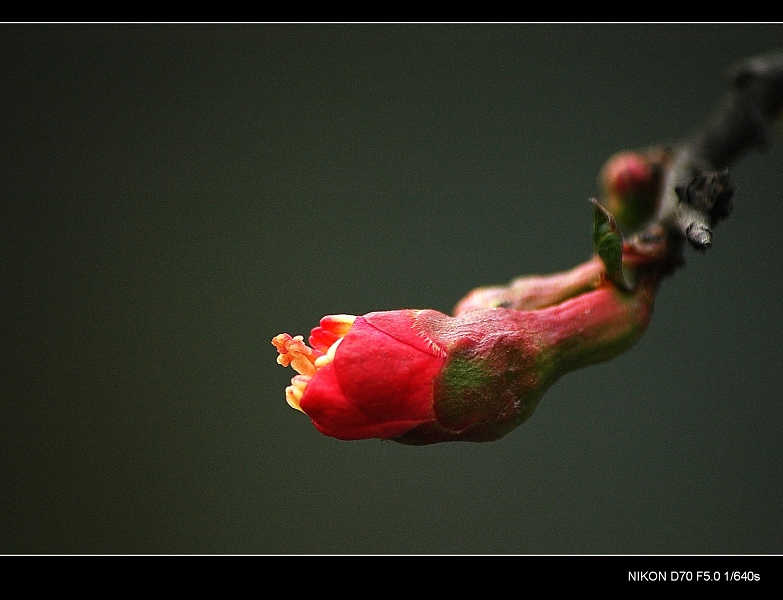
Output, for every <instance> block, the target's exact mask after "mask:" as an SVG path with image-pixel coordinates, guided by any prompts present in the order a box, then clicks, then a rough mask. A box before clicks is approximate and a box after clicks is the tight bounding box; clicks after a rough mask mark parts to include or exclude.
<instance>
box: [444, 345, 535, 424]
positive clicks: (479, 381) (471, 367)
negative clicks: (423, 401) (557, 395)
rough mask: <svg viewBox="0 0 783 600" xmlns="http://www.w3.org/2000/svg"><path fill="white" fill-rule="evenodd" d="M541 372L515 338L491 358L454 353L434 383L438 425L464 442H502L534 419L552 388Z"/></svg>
mask: <svg viewBox="0 0 783 600" xmlns="http://www.w3.org/2000/svg"><path fill="white" fill-rule="evenodd" d="M485 349H486V347H485ZM540 370H541V368H540V365H538V364H537V361H536V360H535V358H534V357H533V356H531V353H530V352H529V349H526V348H524V347H520V346H519V345H518V344H515V343H514V342H513V341H512V340H511V339H508V340H502V339H499V340H496V341H495V343H494V344H491V351H490V352H489V354H488V355H482V354H477V353H475V352H474V351H470V350H468V349H467V348H466V349H464V350H460V349H454V350H452V351H451V352H450V357H449V361H448V363H447V364H446V366H445V368H444V370H443V372H442V373H441V376H440V378H439V379H438V381H437V382H436V389H435V398H436V401H435V414H436V417H437V420H438V423H439V424H440V425H441V426H442V427H444V428H445V429H448V430H451V431H454V432H464V433H465V434H466V435H465V437H466V438H470V437H475V438H477V439H497V438H499V437H502V436H503V435H505V434H506V433H508V432H509V431H511V430H512V429H513V428H514V427H516V426H517V425H519V424H520V423H522V422H523V421H525V420H526V419H527V418H528V417H530V415H532V414H533V411H534V410H535V408H536V406H537V405H538V401H539V399H540V398H541V396H542V395H543V393H544V391H545V388H546V387H548V385H546V384H545V385H542V383H543V382H542V377H541V376H540V374H539V371H540Z"/></svg>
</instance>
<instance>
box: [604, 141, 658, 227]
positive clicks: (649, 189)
mask: <svg viewBox="0 0 783 600" xmlns="http://www.w3.org/2000/svg"><path fill="white" fill-rule="evenodd" d="M665 160H667V156H666V154H665V153H664V152H663V151H660V150H650V151H648V152H646V153H641V152H633V151H623V152H619V153H617V154H615V155H614V156H612V157H611V158H610V159H609V160H608V161H606V163H605V164H604V166H603V167H602V169H601V172H600V175H599V186H600V188H601V193H602V200H603V204H604V205H605V206H606V208H607V210H608V211H609V212H610V213H611V214H612V215H613V216H614V218H615V219H617V221H618V223H620V224H621V225H622V226H623V227H624V228H626V229H629V230H636V229H638V228H639V227H640V226H642V225H643V224H644V223H646V222H647V221H648V220H650V219H651V218H652V216H653V215H654V213H655V210H656V207H657V202H658V194H659V191H660V184H661V175H662V168H661V167H662V165H663V162H664V161H665Z"/></svg>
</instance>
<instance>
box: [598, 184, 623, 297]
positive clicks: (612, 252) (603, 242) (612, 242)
mask: <svg viewBox="0 0 783 600" xmlns="http://www.w3.org/2000/svg"><path fill="white" fill-rule="evenodd" d="M590 202H592V203H593V207H594V210H593V247H594V249H595V252H596V254H598V256H599V257H600V258H601V261H603V263H604V266H605V267H606V275H607V277H609V279H610V280H611V281H612V283H614V284H615V285H616V286H617V287H619V288H621V289H624V290H631V289H632V288H633V277H632V274H631V273H630V272H628V270H627V269H626V268H625V267H623V236H622V234H621V233H620V231H619V229H618V228H617V222H616V221H615V219H614V217H613V216H612V214H611V213H610V212H609V211H608V210H606V209H605V208H604V207H603V206H601V204H600V203H599V202H598V200H596V199H595V198H591V199H590Z"/></svg>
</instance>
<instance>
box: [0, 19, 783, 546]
mask: <svg viewBox="0 0 783 600" xmlns="http://www.w3.org/2000/svg"><path fill="white" fill-rule="evenodd" d="M780 49H783V27H782V26H780V25H763V24H757V25H725V24H724V25H718V24H716V25H703V24H691V25H688V24H683V25H643V24H640V25H541V24H516V25H503V24H495V25H488V24H484V25H470V24H463V25H457V24H443V25H434V24H429V25H427V24H419V25H406V24H397V25H383V24H342V25H341V24H311V25H305V24H256V25H242V24H223V25H209V24H199V25H195V24H194V25H187V24H180V25H173V24H159V25H144V24H136V25H124V24H96V25H89V24H85V25H78V24H76V25H57V24H52V25H24V24H5V25H2V26H0V69H1V71H0V72H1V73H2V86H0V109H2V117H3V130H2V131H3V135H2V157H0V198H1V200H2V238H1V239H2V246H1V248H2V250H1V252H2V255H1V256H0V269H1V271H0V276H1V277H2V280H1V283H0V285H1V286H2V287H1V288H0V289H1V290H2V352H3V356H2V364H3V382H2V400H1V402H0V449H1V450H0V461H1V462H0V468H1V469H2V493H1V494H0V552H2V553H14V554H15V553H47V554H48V553H121V554H130V553H152V554H157V553H207V554H217V553H232V554H244V553H256V554H270V553H275V554H276V553H280V554H288V553H297V554H301V553H316V554H320V553H351V554H360V553H377V554H385V553H395V554H397V553H437V554H441V553H477V554H478V553H536V554H538V553H540V554H595V553H601V554H606V553H610V554H613V553H634V554H636V553H641V554H647V553H656V554H683V553H684V554H692V553H721V554H747V553H753V554H755V553H762V554H766V553H783V518H781V517H783V435H782V434H783V402H782V401H781V398H782V397H783V394H781V358H782V357H783V352H782V351H781V334H782V333H783V326H782V325H783V319H782V318H781V317H782V315H781V303H780V290H781V284H783V266H781V255H782V254H783V252H781V244H782V243H783V237H782V236H781V235H780V228H779V225H780V223H781V219H782V217H783V139H781V138H783V136H780V137H777V138H775V139H774V140H773V143H772V144H771V146H770V147H769V148H768V149H767V151H766V152H754V153H752V154H749V155H748V156H747V157H746V158H745V159H744V160H742V161H741V162H740V163H739V164H738V165H737V166H736V167H735V168H734V169H733V170H732V176H733V178H734V181H735V183H736V185H737V193H736V196H735V211H734V213H733V214H732V216H731V217H730V218H729V219H728V220H727V221H726V222H724V223H722V224H721V225H720V226H719V227H718V228H717V229H716V232H715V234H716V235H715V245H714V247H713V248H712V249H711V250H710V251H709V252H708V253H706V254H705V255H701V254H698V253H695V252H688V253H687V256H686V258H687V266H686V267H685V268H683V269H682V270H681V271H679V272H678V273H677V274H676V275H675V276H674V277H673V278H671V279H669V280H667V281H666V282H665V283H664V284H663V287H662V290H661V293H660V295H659V299H658V302H657V306H656V313H655V316H654V318H653V321H652V324H651V327H650V329H649V331H648V333H647V335H646V336H645V337H644V338H643V339H642V341H641V342H640V343H639V344H638V345H637V346H636V347H635V348H633V349H632V350H631V351H630V352H628V353H627V354H625V355H623V356H621V357H620V358H618V359H616V360H614V361H611V362H609V363H605V364H602V365H599V366H596V367H592V368H590V369H586V370H583V371H580V372H577V373H573V374H571V375H569V376H567V377H565V378H564V379H562V380H561V381H560V382H559V383H558V384H557V385H556V386H555V387H554V388H553V389H552V390H550V391H549V393H548V394H547V395H546V396H545V398H544V400H543V401H542V403H541V405H540V406H539V408H538V411H537V412H536V414H535V415H534V416H533V418H532V419H531V420H529V421H528V422H527V423H525V424H524V425H523V426H521V427H520V428H519V429H517V430H515V431H514V432H513V433H511V434H510V435H508V436H507V437H506V438H504V439H502V440H501V441H498V442H495V443H491V444H445V445H435V446H429V447H408V446H402V445H398V444H395V443H388V442H380V441H378V440H369V441H359V442H339V441H337V440H333V439H331V438H327V437H324V436H322V435H321V434H319V433H318V432H317V431H316V430H315V429H314V428H313V427H312V425H311V424H310V422H309V420H308V419H307V418H306V417H305V416H304V415H302V414H301V413H299V412H296V411H294V410H292V409H290V408H289V407H288V406H287V404H286V402H285V399H284V388H285V386H286V385H287V384H288V381H289V379H290V378H291V376H292V374H293V372H292V371H290V370H289V369H283V368H282V367H280V366H279V365H277V364H276V363H275V356H276V353H275V350H274V348H273V347H272V345H271V344H270V340H271V338H272V337H273V336H274V335H275V334H277V333H280V332H284V331H285V332H288V333H291V334H307V333H308V332H309V330H310V328H312V327H314V326H315V325H316V324H317V322H318V319H320V317H321V316H322V315H325V314H330V313H338V312H347V313H354V314H361V313H364V312H368V311H371V310H381V309H393V308H405V307H408V308H425V307H429V308H436V309H440V310H443V311H449V310H450V309H451V307H452V306H453V305H454V303H455V302H456V301H457V300H458V299H459V298H461V297H462V295H463V294H465V293H466V292H467V291H468V290H470V289H472V288H473V287H476V286H478V285H485V284H496V283H504V282H506V281H508V280H510V279H512V278H513V277H516V276H518V275H521V274H524V273H532V272H540V273H544V272H551V271H556V270H562V269H566V268H569V267H571V266H573V265H575V264H577V263H578V262H581V261H583V260H585V259H586V258H587V257H588V256H589V255H590V252H591V238H590V226H591V216H592V213H591V208H590V206H589V203H588V198H589V197H590V196H592V195H594V194H595V193H596V176H597V173H598V169H599V168H600V166H601V165H602V163H603V162H604V161H605V160H606V158H608V157H609V156H610V155H611V154H613V153H614V152H615V151H618V150H621V149H624V148H633V147H640V146H646V145H648V144H651V143H655V142H669V141H675V140H677V139H679V138H681V137H683V136H686V135H688V134H689V133H690V132H691V131H693V130H694V129H695V128H696V127H698V126H699V125H700V124H701V123H702V122H703V121H704V120H705V119H706V118H707V116H708V115H709V113H710V112H711V111H712V110H713V108H714V107H715V106H716V105H717V103H718V101H719V99H720V98H721V96H722V94H723V89H724V77H723V74H724V72H725V70H726V67H727V66H728V65H729V64H731V63H732V62H734V61H735V60H737V59H741V58H745V57H748V56H751V55H754V54H758V53H763V52H768V51H771V50H780Z"/></svg>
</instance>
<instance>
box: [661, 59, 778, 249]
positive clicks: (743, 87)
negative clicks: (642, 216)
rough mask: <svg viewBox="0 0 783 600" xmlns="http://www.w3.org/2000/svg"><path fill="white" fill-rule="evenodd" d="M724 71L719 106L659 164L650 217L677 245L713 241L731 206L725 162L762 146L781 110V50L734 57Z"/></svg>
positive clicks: (706, 245) (731, 191) (704, 246)
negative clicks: (659, 175)
mask: <svg viewBox="0 0 783 600" xmlns="http://www.w3.org/2000/svg"><path fill="white" fill-rule="evenodd" d="M728 76H729V89H728V91H727V93H726V95H725V97H724V99H723V102H722V103H721V104H720V105H719V107H718V109H717V110H716V111H715V113H714V114H713V115H712V117H711V118H710V119H709V120H708V121H707V123H706V124H705V125H704V127H703V128H702V129H700V130H699V131H698V132H697V133H696V134H695V135H694V136H693V137H692V138H691V139H690V140H687V141H685V142H683V143H682V144H680V145H679V146H678V147H677V148H675V149H674V151H673V152H672V154H671V155H670V157H669V159H668V161H667V164H666V165H664V177H663V185H662V188H661V196H660V198H659V202H658V211H657V214H656V218H655V219H654V221H655V223H656V224H657V225H658V226H662V227H663V228H664V230H666V231H667V232H668V233H669V236H670V241H671V243H672V249H677V250H678V251H680V250H681V248H682V246H683V240H687V241H688V242H689V243H690V244H691V246H693V247H694V248H696V249H697V250H700V251H705V250H706V249H707V248H709V247H710V246H711V245H712V230H713V228H714V227H715V226H716V225H717V224H718V223H719V222H720V221H721V220H722V219H725V218H726V217H727V216H728V215H729V214H730V213H731V209H732V197H733V194H734V184H733V182H732V181H731V179H730V177H729V172H728V167H729V166H731V165H732V164H734V162H736V161H737V159H738V158H740V157H741V156H742V155H744V154H745V153H746V152H748V151H750V150H752V149H763V148H765V147H766V146H767V144H768V143H769V140H770V138H771V130H772V126H773V122H774V120H775V119H776V118H777V117H779V116H780V115H781V112H782V111H783V53H773V54H766V55H762V56H757V57H754V58H750V59H747V60H744V61H741V62H739V63H736V64H735V65H732V66H731V67H730V68H729V69H728Z"/></svg>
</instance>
